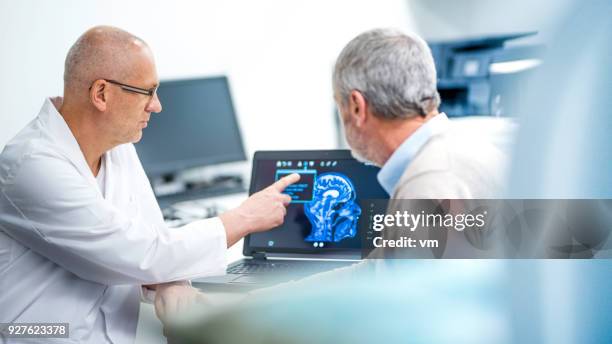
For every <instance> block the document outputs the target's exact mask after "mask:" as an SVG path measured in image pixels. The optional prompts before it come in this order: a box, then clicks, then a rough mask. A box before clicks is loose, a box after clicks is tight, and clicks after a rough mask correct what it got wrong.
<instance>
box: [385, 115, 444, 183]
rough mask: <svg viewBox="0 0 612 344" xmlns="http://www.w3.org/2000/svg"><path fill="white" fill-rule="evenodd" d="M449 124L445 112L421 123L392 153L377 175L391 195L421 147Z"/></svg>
mask: <svg viewBox="0 0 612 344" xmlns="http://www.w3.org/2000/svg"><path fill="white" fill-rule="evenodd" d="M448 124H449V120H448V117H446V114H444V113H443V112H441V113H439V114H437V115H436V116H434V117H432V118H430V119H429V120H428V121H427V122H425V123H424V124H423V125H421V126H420V127H419V128H418V129H417V130H416V131H415V132H414V133H413V134H412V135H410V136H408V138H406V140H404V142H403V143H402V144H401V145H400V146H399V147H397V149H396V150H395V151H394V152H393V154H391V157H389V160H387V162H386V163H385V164H384V165H383V167H382V168H381V169H380V171H379V172H378V176H377V177H378V182H379V183H380V185H381V186H382V187H383V189H385V191H387V193H388V194H389V195H393V193H394V192H395V188H396V187H397V183H398V182H399V180H400V178H401V177H402V175H403V174H404V171H406V168H407V167H408V165H409V164H410V162H411V161H412V160H413V159H414V157H415V156H416V155H417V153H418V152H419V150H420V149H421V147H423V145H425V143H426V142H427V141H428V140H429V139H430V138H431V137H432V136H434V135H437V134H439V133H440V132H443V131H444V130H446V128H447V126H448Z"/></svg>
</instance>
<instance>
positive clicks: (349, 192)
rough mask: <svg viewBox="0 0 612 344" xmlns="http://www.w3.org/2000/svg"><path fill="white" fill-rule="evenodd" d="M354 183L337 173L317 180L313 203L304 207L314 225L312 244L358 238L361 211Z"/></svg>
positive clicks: (311, 235) (307, 239)
mask: <svg viewBox="0 0 612 344" xmlns="http://www.w3.org/2000/svg"><path fill="white" fill-rule="evenodd" d="M356 198H357V192H356V190H355V187H354V186H353V183H352V182H351V180H350V179H349V178H348V177H347V176H345V175H343V174H341V173H336V172H329V173H323V174H321V175H319V176H318V178H316V180H315V182H314V186H313V197H312V201H310V202H307V203H305V204H304V213H305V214H306V217H307V218H308V220H309V221H310V223H311V224H312V230H311V232H310V234H309V235H308V236H307V237H306V239H304V240H306V241H310V242H340V241H341V240H343V239H345V238H353V237H355V236H356V235H357V220H359V216H360V215H361V208H360V207H359V205H358V204H357V202H356Z"/></svg>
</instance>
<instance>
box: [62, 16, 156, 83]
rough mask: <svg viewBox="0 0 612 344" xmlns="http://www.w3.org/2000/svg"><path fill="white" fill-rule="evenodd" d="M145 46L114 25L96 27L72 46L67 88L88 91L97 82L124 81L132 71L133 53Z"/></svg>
mask: <svg viewBox="0 0 612 344" xmlns="http://www.w3.org/2000/svg"><path fill="white" fill-rule="evenodd" d="M138 47H147V45H146V43H145V42H144V41H143V40H142V39H140V38H138V37H136V36H134V35H132V34H131V33H129V32H127V31H124V30H121V29H119V28H116V27H112V26H96V27H93V28H91V29H89V30H87V32H85V33H84V34H83V35H81V36H80V37H79V38H78V39H77V41H76V42H75V43H74V44H73V45H72V47H70V50H69V51H68V54H67V55H66V62H65V64H64V88H65V89H67V90H79V89H80V90H83V89H84V90H86V88H84V86H86V85H88V84H91V83H92V82H94V81H95V80H97V79H100V78H108V79H122V78H123V77H125V76H126V75H129V74H130V72H131V69H132V67H133V66H132V61H131V59H130V54H129V53H130V52H132V51H133V50H134V49H135V48H136V49H137V48H138Z"/></svg>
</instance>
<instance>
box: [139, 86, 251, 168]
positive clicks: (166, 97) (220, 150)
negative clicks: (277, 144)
mask: <svg viewBox="0 0 612 344" xmlns="http://www.w3.org/2000/svg"><path fill="white" fill-rule="evenodd" d="M157 94H158V96H159V100H160V102H161V104H162V108H163V110H162V112H161V113H159V114H152V116H151V119H150V121H149V124H148V126H147V128H145V129H144V131H143V137H142V139H141V140H140V142H138V143H137V144H136V145H135V146H136V150H137V151H138V156H139V157H140V161H141V162H142V165H143V167H144V169H145V171H146V172H147V174H148V175H149V176H159V175H163V174H172V173H174V172H177V171H180V170H181V169H185V168H189V167H194V166H204V165H211V164H217V163H223V162H231V161H241V160H246V156H245V153H244V148H243V145H242V138H241V136H240V130H239V127H238V121H237V119H236V114H235V112H234V106H233V103H232V97H231V94H230V89H229V85H228V81H227V78H226V77H214V78H200V79H189V80H174V81H162V82H161V83H160V86H159V89H158V91H157Z"/></svg>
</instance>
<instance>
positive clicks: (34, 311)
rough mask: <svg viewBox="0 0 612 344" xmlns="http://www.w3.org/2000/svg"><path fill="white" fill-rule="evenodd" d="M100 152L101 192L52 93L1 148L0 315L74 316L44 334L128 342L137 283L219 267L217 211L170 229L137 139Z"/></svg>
mask: <svg viewBox="0 0 612 344" xmlns="http://www.w3.org/2000/svg"><path fill="white" fill-rule="evenodd" d="M145 135H146V132H145ZM104 158H105V164H106V170H105V178H106V179H105V194H104V195H103V194H102V193H101V191H100V189H99V187H98V185H97V183H96V179H95V177H94V176H93V174H92V173H91V170H90V169H89V167H88V166H87V163H86V161H85V158H84V156H83V154H82V152H81V150H80V148H79V146H78V143H77V141H76V139H75V138H74V136H73V135H72V132H71V131H70V129H69V127H68V125H67V124H66V122H65V121H64V119H63V117H62V116H61V115H60V114H59V113H58V111H57V110H56V109H55V107H54V106H53V104H52V103H51V101H50V100H49V99H47V100H46V101H45V103H44V105H43V107H42V109H41V111H40V114H39V115H38V117H37V118H36V119H34V120H33V121H32V122H30V123H29V124H28V125H27V126H26V127H25V128H24V129H23V130H22V131H21V132H20V133H19V134H18V135H17V136H16V137H15V138H14V139H13V140H12V141H11V142H10V143H9V144H7V146H6V147H5V148H4V150H3V152H2V154H1V155H0V322H9V323H10V322H67V323H69V324H70V341H66V340H64V341H51V340H44V341H45V342H54V343H55V342H70V343H74V342H78V343H108V342H110V343H132V342H133V341H134V338H135V335H136V324H137V321H138V309H139V302H140V295H141V290H140V288H141V287H140V286H141V285H143V284H154V283H160V282H168V281H176V280H186V279H191V278H195V277H203V276H208V275H215V274H223V273H224V272H225V268H226V255H225V254H226V247H227V242H226V240H227V239H226V235H225V230H224V228H223V224H222V222H221V221H220V220H219V219H218V218H213V219H208V220H202V221H198V222H194V223H192V224H189V225H187V226H184V227H181V228H175V229H169V228H167V227H166V226H165V225H164V222H163V218H162V215H161V211H160V209H159V206H158V204H157V202H156V200H155V197H154V195H153V192H152V190H151V187H150V185H149V182H148V180H147V177H146V175H145V173H144V171H143V169H142V166H141V164H140V161H139V160H138V156H137V155H136V151H135V149H134V146H133V145H132V144H124V145H121V146H118V147H115V148H113V149H112V150H110V151H109V152H107V153H106V155H105V157H104ZM0 341H1V339H0ZM11 342H12V341H11Z"/></svg>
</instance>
